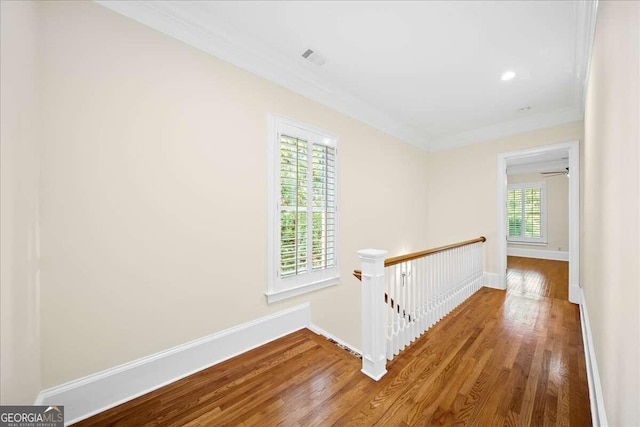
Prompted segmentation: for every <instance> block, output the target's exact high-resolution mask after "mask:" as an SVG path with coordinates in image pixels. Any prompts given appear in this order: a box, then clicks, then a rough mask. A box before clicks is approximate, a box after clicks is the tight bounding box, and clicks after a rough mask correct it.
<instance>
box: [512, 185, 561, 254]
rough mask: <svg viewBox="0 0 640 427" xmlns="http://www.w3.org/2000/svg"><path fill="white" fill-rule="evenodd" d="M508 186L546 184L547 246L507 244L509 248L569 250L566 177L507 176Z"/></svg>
mask: <svg viewBox="0 0 640 427" xmlns="http://www.w3.org/2000/svg"><path fill="white" fill-rule="evenodd" d="M507 182H508V183H509V184H518V183H526V182H546V184H547V191H546V193H547V196H546V197H547V244H546V245H535V246H533V245H518V244H515V243H509V244H508V245H507V247H509V248H522V249H533V250H536V249H538V250H545V251H568V250H569V179H567V176H566V175H555V176H545V175H541V174H539V173H532V174H518V175H509V176H508V177H507Z"/></svg>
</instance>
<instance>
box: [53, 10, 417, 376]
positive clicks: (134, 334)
mask: <svg viewBox="0 0 640 427" xmlns="http://www.w3.org/2000/svg"><path fill="white" fill-rule="evenodd" d="M42 12H43V15H42V20H43V27H42V41H43V49H42V52H43V58H42V67H43V68H42V80H43V87H44V88H45V89H46V90H45V91H44V93H43V117H44V135H46V140H45V144H44V151H43V168H42V182H43V186H42V221H43V226H42V229H43V238H42V253H43V261H42V270H43V271H42V277H43V294H42V295H43V311H42V314H43V369H44V372H43V383H44V387H50V386H53V385H56V384H60V383H62V382H65V381H68V380H72V379H74V378H78V377H81V376H84V375H87V374H90V373H93V372H96V371H99V370H102V369H105V368H109V367H112V366H115V365H118V364H121V363H124V362H127V361H130V360H132V359H135V358H138V357H141V356H146V355H149V354H151V353H154V352H157V351H160V350H163V349H166V348H169V347H172V346H175V345H177V344H181V343H184V342H186V341H189V340H192V339H195V338H199V337H202V336H206V335H208V334H211V333H214V332H216V331H219V330H222V329H226V328H228V327H231V326H233V325H237V324H240V323H243V322H246V321H249V320H252V319H255V318H258V317H261V316H264V315H267V314H269V313H272V312H274V311H278V310H282V309H284V308H286V307H289V306H292V305H294V304H299V303H300V302H302V301H311V307H312V313H313V319H312V320H313V322H314V323H316V324H318V325H319V326H320V327H322V328H324V329H325V330H327V331H329V332H330V333H332V334H334V335H336V336H338V337H340V338H341V339H343V340H345V341H347V342H349V343H351V344H353V345H355V346H359V345H360V282H359V281H357V280H356V279H355V278H353V277H352V276H351V272H352V270H353V269H354V268H359V261H358V258H357V254H356V251H357V250H359V249H363V248H367V247H375V248H384V249H387V250H389V252H390V254H392V255H395V254H401V253H404V252H408V251H412V250H418V249H422V248H425V247H426V222H427V218H426V217H425V215H424V213H425V212H426V210H427V208H426V204H427V193H426V191H423V190H422V184H423V183H424V182H426V179H427V178H426V161H427V154H426V153H425V152H423V151H420V150H418V149H417V148H415V147H413V146H410V145H407V144H404V143H401V142H400V141H398V140H396V139H394V138H392V137H390V136H389V135H386V134H384V133H382V132H380V131H377V130H375V129H373V128H371V127H369V126H366V125H364V124H362V123H360V122H358V121H356V120H353V119H351V118H349V117H346V116H344V115H341V114H338V113H336V112H335V111H332V110H330V109H328V108H326V107H324V106H321V105H320V104H317V103H315V102H312V101H310V100H308V99H306V98H303V97H301V96H299V95H296V94H294V93H292V92H290V91H288V90H285V89H283V88H281V87H279V86H276V85H274V84H272V83H269V82H267V81H266V80H264V79H261V78H258V77H256V76H254V75H252V74H250V73H248V72H246V71H243V70H241V69H239V68H237V67H235V66H232V65H230V64H228V63H225V62H223V61H220V60H218V59H216V58H214V57H212V56H210V55H208V54H205V53H203V52H201V51H198V50H196V49H194V48H191V47H189V46H187V45H185V44H183V43H181V42H179V41H177V40H174V39H172V38H170V37H168V36H166V35H163V34H161V33H159V32H156V31H154V30H152V29H150V28H148V27H145V26H143V25H140V24H138V23H136V22H134V21H132V20H130V19H128V18H125V17H123V16H121V15H118V14H116V13H114V12H112V11H110V10H108V9H105V8H103V7H101V6H99V5H96V4H93V3H88V2H44V3H43V5H42ZM269 112H273V113H277V114H280V115H284V116H289V117H291V118H294V119H296V120H299V121H302V122H305V123H309V124H311V125H314V126H317V127H320V128H323V129H326V130H328V131H330V132H333V133H336V134H338V135H339V137H340V145H339V160H340V162H339V168H340V169H339V174H340V197H339V215H340V233H341V236H340V237H341V243H340V246H339V251H340V258H339V265H340V273H341V275H342V281H341V283H340V284H339V285H338V286H337V287H333V288H328V289H324V290H321V291H318V292H315V293H313V294H308V295H305V296H302V297H297V298H295V299H291V300H287V301H284V302H280V303H276V304H270V305H267V303H266V300H265V296H264V292H265V291H266V288H267V284H266V277H267V265H266V259H267V239H266V236H267V184H266V178H267V133H268V129H267V125H268V122H267V114H268V113H269Z"/></svg>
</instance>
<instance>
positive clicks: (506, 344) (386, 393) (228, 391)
mask: <svg viewBox="0 0 640 427" xmlns="http://www.w3.org/2000/svg"><path fill="white" fill-rule="evenodd" d="M360 367H361V362H360V359H358V358H357V357H355V356H353V355H351V354H350V353H348V352H347V351H345V350H343V349H340V348H339V347H337V346H335V345H333V344H331V343H330V342H328V341H327V340H326V339H324V338H323V337H321V336H318V335H316V334H314V333H313V332H310V331H309V330H306V329H304V330H301V331H298V332H296V333H293V334H291V335H288V336H286V337H284V338H281V339H279V340H277V341H274V342H272V343H270V344H267V345H265V346H262V347H260V348H258V349H256V350H253V351H251V352H248V353H245V354H243V355H241V356H239V357H236V358H234V359H232V360H229V361H227V362H224V363H221V364H219V365H217V366H214V367H212V368H210V369H207V370H204V371H202V372H199V373H197V374H195V375H192V376H190V377H188V378H185V379H183V380H181V381H178V382H176V383H174V384H171V385H168V386H166V387H163V388H161V389H159V390H156V391H154V392H152V393H149V394H147V395H145V396H142V397H140V398H138V399H135V400H133V401H130V402H128V403H125V404H123V405H120V406H117V407H115V408H113V409H110V410H108V411H106V412H104V413H102V414H99V415H97V416H94V417H93V418H90V419H88V420H85V421H84V422H80V423H79V424H77V425H82V426H85V425H86V426H89V425H92V426H96V425H97V426H112V425H127V426H145V425H163V426H196V425H201V426H223V425H224V426H227V425H228V426H276V425H281V426H325V425H338V426H344V425H361V426H373V425H378V426H407V425H423V426H438V425H443V426H453V425H458V426H466V425H472V426H490V425H496V426H527V425H529V426H543V425H550V426H552V425H558V426H568V425H571V426H589V425H591V417H590V412H589V396H588V389H587V379H586V374H585V372H586V371H585V361H584V352H583V346H582V337H581V332H580V319H579V311H578V306H576V305H573V304H571V303H569V302H568V301H563V300H560V299H555V298H544V297H540V298H537V299H533V298H527V297H523V296H519V295H516V294H513V293H507V292H504V291H499V290H494V289H488V288H483V289H481V290H480V291H478V292H477V293H476V294H475V295H473V296H472V297H471V298H469V300H467V301H466V302H465V303H464V304H462V305H461V306H460V307H459V308H458V309H456V310H455V311H454V312H453V313H451V314H450V315H449V316H447V317H446V318H445V319H443V320H442V321H441V322H440V323H438V324H437V325H436V326H435V327H434V328H432V329H431V330H430V331H428V332H427V333H426V334H425V335H423V336H422V337H421V338H420V339H419V340H417V341H416V343H414V345H412V346H411V347H410V348H408V349H407V350H405V351H404V352H403V353H401V355H400V356H398V357H396V359H394V361H393V362H391V363H390V364H389V365H388V371H389V372H388V373H387V375H386V376H385V377H383V379H382V380H381V381H379V382H375V381H373V380H371V379H369V378H368V377H366V376H364V375H363V374H362V373H360Z"/></svg>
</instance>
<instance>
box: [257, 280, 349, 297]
mask: <svg viewBox="0 0 640 427" xmlns="http://www.w3.org/2000/svg"><path fill="white" fill-rule="evenodd" d="M339 283H340V276H338V277H333V278H331V279H327V280H322V281H320V282H314V283H307V284H305V285H302V286H298V287H296V288H291V289H285V290H281V291H269V292H265V295H266V296H267V303H269V304H271V303H272V302H276V301H282V300H285V299H287V298H292V297H295V296H297V295H302V294H306V293H308V292H313V291H317V290H319V289H324V288H328V287H330V286H336V285H337V284H339Z"/></svg>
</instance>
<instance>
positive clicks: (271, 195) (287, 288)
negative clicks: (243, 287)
mask: <svg viewBox="0 0 640 427" xmlns="http://www.w3.org/2000/svg"><path fill="white" fill-rule="evenodd" d="M268 120H269V138H268V149H269V165H268V173H269V177H268V181H267V182H268V185H269V189H268V206H267V212H268V228H267V234H268V236H267V240H268V250H267V253H268V256H267V262H268V266H267V274H268V280H267V292H266V293H265V295H266V296H267V302H268V303H272V302H276V301H281V300H283V299H287V298H291V297H294V296H297V295H302V294H305V293H308V292H312V291H315V290H318V289H322V288H326V287H329V286H335V285H337V284H338V283H339V282H340V275H339V267H338V260H339V251H338V248H339V242H340V239H339V229H340V226H339V210H338V208H339V206H338V203H339V201H340V197H339V188H340V184H339V183H340V181H339V177H338V169H339V168H338V162H339V154H338V137H337V136H336V135H334V134H332V133H330V132H327V131H324V130H322V129H318V128H316V127H314V126H311V125H307V124H304V123H300V122H297V121H295V120H292V119H289V118H286V117H282V116H279V115H276V114H269V117H268ZM283 133H284V134H287V135H288V136H292V137H297V138H300V139H304V140H305V141H309V142H311V143H320V144H324V145H329V146H332V147H334V148H335V161H334V168H335V178H334V179H335V198H336V215H335V232H334V239H335V248H334V266H333V267H330V268H323V269H321V270H317V271H311V272H307V273H306V274H303V275H294V276H291V277H286V278H281V277H280V274H279V273H280V241H281V238H280V156H281V153H280V136H281V135H282V134H283Z"/></svg>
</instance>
